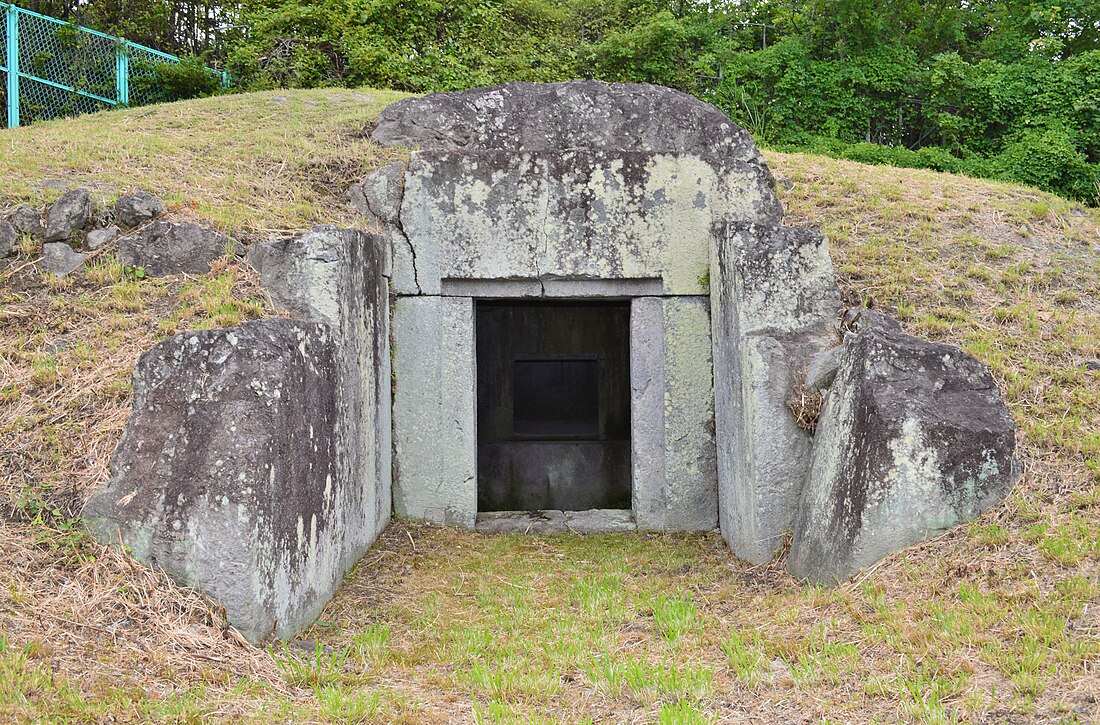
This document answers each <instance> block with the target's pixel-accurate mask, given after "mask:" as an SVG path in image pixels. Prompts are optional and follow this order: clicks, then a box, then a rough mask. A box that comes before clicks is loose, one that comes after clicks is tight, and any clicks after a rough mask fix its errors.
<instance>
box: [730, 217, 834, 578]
mask: <svg viewBox="0 0 1100 725" xmlns="http://www.w3.org/2000/svg"><path fill="white" fill-rule="evenodd" d="M715 243H716V244H715V250H714V258H715V263H714V268H713V269H712V275H713V276H714V278H715V281H714V283H712V284H711V323H712V330H713V333H712V334H713V345H714V380H715V425H716V443H717V451H718V480H719V511H720V523H721V528H722V535H723V536H724V537H725V539H726V541H727V542H729V544H730V547H731V548H732V549H733V550H734V551H735V552H736V553H737V555H738V556H740V557H741V558H743V559H747V560H749V561H751V562H753V563H762V562H764V561H767V560H769V559H770V558H771V556H772V554H773V552H774V551H775V550H776V548H777V547H778V546H779V545H780V543H781V542H782V537H783V535H784V533H785V532H787V531H789V530H790V528H791V525H792V524H793V522H794V518H795V514H796V512H797V508H798V501H799V496H800V494H801V491H802V487H803V485H804V483H805V480H806V476H807V473H808V470H809V457H810V449H811V443H812V440H811V436H810V434H809V432H808V431H805V430H803V429H801V428H799V427H798V424H797V422H796V421H795V418H794V416H793V415H792V414H791V411H790V409H789V408H788V406H787V401H788V400H789V399H790V395H791V391H792V390H793V389H794V387H795V385H796V384H797V382H798V380H799V377H800V376H802V375H803V374H804V372H803V371H804V368H805V366H806V365H807V363H809V361H810V360H812V359H813V358H814V356H816V355H817V354H818V353H820V352H821V351H823V350H827V349H828V348H830V347H832V346H834V345H835V342H836V338H835V335H834V333H833V329H834V326H835V322H836V319H837V313H838V311H839V310H840V293H839V291H838V289H837V285H836V279H835V277H834V275H833V267H832V261H831V260H830V258H829V248H828V244H827V242H826V241H825V239H824V238H823V237H822V236H821V235H820V234H817V233H816V232H813V231H810V230H806V229H788V228H783V227H776V226H769V225H739V224H735V225H729V226H728V227H726V228H724V229H719V231H718V233H717V235H716V238H715Z"/></svg>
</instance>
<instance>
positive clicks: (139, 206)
mask: <svg viewBox="0 0 1100 725" xmlns="http://www.w3.org/2000/svg"><path fill="white" fill-rule="evenodd" d="M163 213H164V202H163V201H161V200H160V199H159V198H158V197H156V196H153V195H152V194H150V193H149V192H147V191H139V192H137V193H136V194H126V195H125V196H121V197H119V199H118V202H117V203H116V204H115V221H117V222H118V223H119V224H121V225H122V226H124V227H127V228H133V227H136V226H140V225H142V224H144V223H145V222H148V221H152V220H153V219H156V218H157V217H158V216H160V215H161V214H163Z"/></svg>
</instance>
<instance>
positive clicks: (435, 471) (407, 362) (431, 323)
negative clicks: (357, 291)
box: [393, 296, 477, 527]
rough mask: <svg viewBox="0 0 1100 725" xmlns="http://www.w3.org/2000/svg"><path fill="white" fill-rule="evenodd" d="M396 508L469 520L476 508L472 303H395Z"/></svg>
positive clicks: (419, 515)
mask: <svg viewBox="0 0 1100 725" xmlns="http://www.w3.org/2000/svg"><path fill="white" fill-rule="evenodd" d="M393 341H394V352H393V365H394V370H395V372H396V373H397V374H396V375H395V381H394V383H395V390H394V398H393V431H394V439H393V444H394V449H393V452H394V471H393V504H394V513H396V514H397V515H398V516H405V517H408V518H413V519H422V520H427V521H435V522H439V523H445V524H450V525H456V526H465V527H473V525H474V521H475V518H476V516H477V419H476V415H475V412H476V397H477V390H476V388H477V384H476V379H475V374H474V368H475V360H474V358H475V353H474V303H473V300H472V299H470V298H464V297H428V296H421V297H398V298H397V300H395V302H394V304H393Z"/></svg>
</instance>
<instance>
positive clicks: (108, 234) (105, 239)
mask: <svg viewBox="0 0 1100 725" xmlns="http://www.w3.org/2000/svg"><path fill="white" fill-rule="evenodd" d="M121 233H122V232H121V231H120V230H119V228H118V227H116V226H115V225H114V224H112V225H110V226H109V227H107V228H106V229H93V230H92V231H90V232H88V236H87V237H85V239H84V242H85V244H87V245H88V249H93V250H95V249H99V248H100V247H102V246H103V245H104V244H110V243H111V242H113V241H115V240H116V239H118V235H119V234H121Z"/></svg>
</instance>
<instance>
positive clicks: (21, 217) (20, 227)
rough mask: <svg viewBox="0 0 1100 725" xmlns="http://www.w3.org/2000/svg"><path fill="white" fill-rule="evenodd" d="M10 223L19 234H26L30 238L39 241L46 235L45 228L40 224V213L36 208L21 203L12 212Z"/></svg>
mask: <svg viewBox="0 0 1100 725" xmlns="http://www.w3.org/2000/svg"><path fill="white" fill-rule="evenodd" d="M11 225H12V226H13V227H15V231H17V232H19V233H20V234H26V235H27V236H29V237H30V238H31V239H34V240H35V241H37V242H41V241H42V240H43V239H45V237H46V229H45V227H43V226H42V215H41V214H40V213H39V212H38V210H37V209H35V208H34V207H31V206H26V205H23V206H21V207H19V208H18V209H16V210H15V211H14V212H12V215H11Z"/></svg>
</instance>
